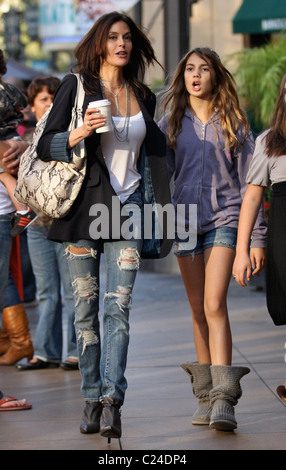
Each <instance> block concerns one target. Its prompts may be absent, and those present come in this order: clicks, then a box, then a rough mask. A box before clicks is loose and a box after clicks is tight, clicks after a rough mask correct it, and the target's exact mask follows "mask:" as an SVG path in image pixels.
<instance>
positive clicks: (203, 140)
mask: <svg viewBox="0 0 286 470" xmlns="http://www.w3.org/2000/svg"><path fill="white" fill-rule="evenodd" d="M205 133H206V125H205V124H202V127H201V141H202V149H201V156H200V179H199V185H198V199H197V206H198V226H199V225H200V222H201V206H200V200H201V197H202V179H203V156H204V148H205ZM199 228H200V227H199Z"/></svg>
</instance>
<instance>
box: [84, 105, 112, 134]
mask: <svg viewBox="0 0 286 470" xmlns="http://www.w3.org/2000/svg"><path fill="white" fill-rule="evenodd" d="M110 106H111V103H110V101H109V100H99V101H91V102H90V103H89V105H88V107H89V108H96V109H98V112H99V113H101V114H104V116H106V121H105V125H104V126H101V127H98V129H96V132H97V133H101V132H109V131H110V130H111V111H110Z"/></svg>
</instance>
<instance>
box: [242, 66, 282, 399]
mask: <svg viewBox="0 0 286 470" xmlns="http://www.w3.org/2000/svg"><path fill="white" fill-rule="evenodd" d="M285 103H286V75H284V77H283V79H282V81H281V85H280V90H279V95H278V98H277V103H276V108H275V111H274V115H273V118H272V122H271V124H270V127H269V129H267V130H265V131H264V132H263V133H262V134H260V135H259V136H258V137H257V139H256V145H255V151H254V155H253V160H252V162H251V165H250V168H249V172H248V174H247V182H248V187H247V190H246V193H245V196H244V199H243V203H242V207H241V213H240V217H239V226H238V238H237V250H236V257H235V261H234V265H233V275H234V277H235V280H236V282H237V283H238V284H240V285H241V286H244V287H245V286H246V285H247V284H246V279H249V278H250V275H251V270H252V266H255V264H256V259H257V258H261V259H262V261H263V263H262V266H261V268H262V267H263V266H264V261H265V258H266V299H267V308H268V311H269V314H270V316H271V318H272V320H273V322H274V324H275V325H285V324H286V270H285V256H286V245H285V229H286V218H285V202H286V104H285ZM268 186H271V187H272V201H271V205H270V209H269V213H268V231H267V252H266V254H265V249H264V245H261V247H260V248H256V249H255V250H254V249H253V250H250V253H249V249H248V246H249V240H250V237H251V231H252V227H253V225H254V223H255V220H256V218H257V213H258V210H259V207H260V205H261V202H262V201H263V195H264V191H265V188H267V187H268ZM259 267H260V266H259ZM259 270H261V269H259ZM277 393H278V395H279V396H280V398H281V399H282V400H283V401H284V402H285V399H286V392H285V386H284V385H280V386H279V387H278V388H277Z"/></svg>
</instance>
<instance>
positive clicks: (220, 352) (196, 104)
mask: <svg viewBox="0 0 286 470" xmlns="http://www.w3.org/2000/svg"><path fill="white" fill-rule="evenodd" d="M163 103H164V110H165V111H166V109H167V107H168V106H169V113H168V115H166V116H165V117H164V118H163V119H162V120H161V121H160V123H159V126H160V127H161V129H162V130H163V131H164V132H165V134H166V136H167V139H168V146H169V150H168V156H167V157H168V168H169V176H170V177H171V176H174V193H173V203H174V205H175V207H177V205H178V204H184V205H185V207H187V206H188V205H189V204H195V205H196V206H197V227H196V228H197V244H196V246H195V247H194V248H193V247H190V248H188V247H187V246H184V245H185V244H184V243H182V240H180V237H179V233H177V236H176V241H175V243H174V253H175V255H176V256H177V257H178V262H179V267H180V270H181V274H182V277H183V281H184V284H185V288H186V291H187V295H188V299H189V303H190V307H191V310H192V315H193V326H194V340H195V347H196V352H197V357H198V363H194V364H189V363H187V364H182V368H183V369H184V370H185V371H186V372H187V373H188V374H189V375H190V376H191V381H192V383H193V390H194V394H195V396H196V397H197V398H198V399H199V409H198V410H197V412H196V413H195V415H194V417H193V420H192V423H193V424H210V427H211V428H215V429H219V430H232V429H235V428H236V426H237V423H236V420H235V417H234V408H233V407H234V405H235V404H236V403H237V400H238V398H239V397H240V396H241V393H242V392H241V388H240V383H239V381H240V379H241V378H242V377H243V376H244V375H245V374H247V373H248V372H249V369H248V368H247V367H239V366H232V365H231V361H232V337H231V330H230V325H229V318H228V310H227V291H228V286H229V281H230V277H231V272H232V264H233V260H234V256H235V247H236V235H237V225H238V217H239V210H240V205H241V201H242V194H243V192H244V189H245V176H246V172H247V168H248V166H249V161H250V159H251V157H252V152H253V148H254V141H253V136H252V134H251V133H250V132H249V125H248V122H247V119H246V117H245V115H244V113H243V111H242V110H241V108H240V106H239V102H238V97H237V93H236V90H235V85H234V80H233V78H232V76H231V74H230V73H229V71H228V70H227V69H226V68H225V67H224V66H223V64H222V62H221V61H220V58H219V56H218V55H217V54H216V52H214V51H213V50H212V49H209V48H196V49H193V50H192V51H190V52H189V53H188V54H187V55H186V56H185V57H184V58H183V59H182V60H181V62H180V63H179V65H178V67H177V70H176V72H175V75H174V78H173V81H172V84H171V86H170V88H169V90H167V92H166V96H165V99H164V101H163ZM185 212H186V213H188V210H186V211H185ZM191 222H192V221H188V220H187V219H186V221H185V224H186V228H188V227H189V225H190V223H191ZM260 223H261V224H262V225H263V220H260ZM263 232H264V229H263V227H257V229H256V230H254V242H253V243H255V242H256V241H257V240H258V239H259V237H260V236H261V234H262V233H263Z"/></svg>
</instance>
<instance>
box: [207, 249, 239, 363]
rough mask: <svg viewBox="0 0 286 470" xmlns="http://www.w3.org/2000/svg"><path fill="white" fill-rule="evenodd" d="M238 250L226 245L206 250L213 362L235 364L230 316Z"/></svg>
mask: <svg viewBox="0 0 286 470" xmlns="http://www.w3.org/2000/svg"><path fill="white" fill-rule="evenodd" d="M234 257H235V251H234V250H232V249H231V248H226V247H212V248H209V249H207V250H205V295H204V311H205V315H206V319H207V323H208V327H209V346H210V355H211V362H212V364H213V365H231V360H232V336H231V330H230V324H229V318H228V309H227V292H228V287H229V282H230V278H231V273H232V265H233V261H234Z"/></svg>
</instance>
